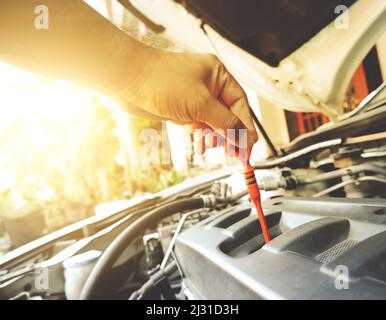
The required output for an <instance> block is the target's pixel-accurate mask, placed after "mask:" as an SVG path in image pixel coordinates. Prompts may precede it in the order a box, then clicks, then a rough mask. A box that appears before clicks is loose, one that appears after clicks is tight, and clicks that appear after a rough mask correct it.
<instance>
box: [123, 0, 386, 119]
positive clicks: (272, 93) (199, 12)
mask: <svg viewBox="0 0 386 320" xmlns="http://www.w3.org/2000/svg"><path fill="white" fill-rule="evenodd" d="M120 2H121V3H122V4H124V5H125V6H126V7H129V9H130V10H131V11H132V12H133V10H134V11H136V12H135V14H136V15H137V16H138V15H140V18H141V19H142V20H143V21H145V23H146V24H147V25H148V26H150V27H151V28H152V29H153V30H154V31H156V32H159V33H161V32H162V33H165V34H167V35H168V36H171V37H172V38H174V39H176V40H178V42H179V43H182V44H184V45H185V46H186V47H187V48H188V49H193V50H196V51H203V52H205V51H211V52H213V53H216V54H217V55H218V56H219V57H220V59H222V60H223V62H224V63H225V64H226V66H227V68H228V69H229V70H230V71H231V72H232V73H233V74H234V75H235V76H236V78H238V80H240V81H241V82H242V83H244V84H246V85H248V86H249V87H251V88H252V89H254V90H255V91H256V92H257V93H258V94H260V95H262V96H264V97H265V98H267V99H268V100H270V101H271V102H273V103H275V104H277V105H278V106H281V107H283V108H285V109H288V110H292V111H300V112H312V111H317V112H323V113H325V114H326V115H328V116H329V117H331V118H336V117H338V116H339V115H340V114H341V113H343V109H342V102H343V99H344V96H345V93H346V90H347V87H348V85H349V83H350V80H351V78H352V75H353V74H354V72H355V70H356V68H357V67H358V65H359V63H360V62H361V61H362V60H363V58H364V57H365V56H366V54H367V53H368V52H369V51H370V49H371V48H372V47H373V46H374V44H375V43H376V41H377V40H378V39H379V38H380V37H381V35H382V34H383V32H384V31H385V29H386V24H385V21H386V1H384V0H371V1H368V0H323V1H317V0H314V1H309V0H291V1H288V0H273V1H265V0H227V1H223V0H210V1H208V0H185V1H173V0H155V1H154V0H131V1H130V5H128V3H129V2H128V1H126V0H120Z"/></svg>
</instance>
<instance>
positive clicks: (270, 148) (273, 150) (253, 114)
mask: <svg viewBox="0 0 386 320" xmlns="http://www.w3.org/2000/svg"><path fill="white" fill-rule="evenodd" d="M250 110H251V114H252V118H253V121H254V122H255V125H256V126H257V128H258V129H259V131H260V133H261V135H262V136H263V138H264V140H265V142H266V143H267V146H268V148H269V150H271V153H272V155H273V156H274V158H277V157H278V156H279V153H278V152H277V150H276V148H275V146H274V145H273V143H272V140H271V139H270V138H269V136H268V134H267V132H266V131H265V129H264V127H263V125H262V124H261V122H260V121H259V119H258V118H257V116H256V114H255V113H254V112H253V110H252V108H250Z"/></svg>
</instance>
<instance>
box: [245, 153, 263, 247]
mask: <svg viewBox="0 0 386 320" xmlns="http://www.w3.org/2000/svg"><path fill="white" fill-rule="evenodd" d="M251 151H252V148H249V149H248V151H247V158H246V161H243V160H242V159H241V158H240V160H241V162H242V163H243V166H244V170H243V175H244V179H245V184H246V186H247V189H248V193H249V197H250V198H251V200H252V202H253V204H254V205H255V208H256V211H257V215H258V217H259V222H260V226H261V231H262V233H263V237H264V242H265V243H268V242H269V241H271V236H270V234H269V228H268V225H267V221H266V219H265V216H264V213H263V208H262V207H261V197H260V190H259V186H258V184H257V181H256V177H255V172H254V168H253V167H252V166H251V164H250V162H249V158H250V155H251Z"/></svg>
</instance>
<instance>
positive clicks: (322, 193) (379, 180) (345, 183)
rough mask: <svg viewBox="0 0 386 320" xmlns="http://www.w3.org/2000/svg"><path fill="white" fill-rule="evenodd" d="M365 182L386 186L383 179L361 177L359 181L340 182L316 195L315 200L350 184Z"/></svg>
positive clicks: (385, 180) (385, 181)
mask: <svg viewBox="0 0 386 320" xmlns="http://www.w3.org/2000/svg"><path fill="white" fill-rule="evenodd" d="M364 181H374V182H379V183H384V184H386V179H382V178H379V177H373V176H369V177H359V178H358V179H350V180H346V181H343V182H340V183H338V184H336V185H334V186H332V187H329V188H327V189H325V190H323V191H320V192H318V193H316V194H314V195H313V197H314V198H318V197H321V196H324V195H326V194H329V193H330V192H333V191H335V190H338V189H340V188H343V187H345V186H347V185H349V184H353V183H358V184H359V183H361V182H364Z"/></svg>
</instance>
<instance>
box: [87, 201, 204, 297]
mask: <svg viewBox="0 0 386 320" xmlns="http://www.w3.org/2000/svg"><path fill="white" fill-rule="evenodd" d="M203 207H204V201H203V199H202V198H191V199H184V200H179V201H175V202H172V203H169V204H166V205H164V206H162V207H160V208H156V209H154V210H152V211H150V212H149V213H146V214H145V215H143V216H142V217H140V218H139V219H138V220H136V221H135V222H133V223H132V224H131V225H129V226H128V227H127V228H126V229H125V230H124V231H123V232H122V233H121V234H119V235H118V237H117V238H115V240H114V241H113V242H112V243H111V244H110V245H109V246H108V247H107V249H106V250H105V251H104V252H103V254H102V256H101V257H100V258H99V259H98V261H97V263H96V265H95V267H94V268H93V269H92V271H91V273H90V275H89V277H88V278H87V280H86V283H85V285H84V287H83V290H82V293H81V295H80V299H81V300H93V299H103V298H102V297H101V294H100V293H105V292H104V290H103V279H106V277H107V278H109V273H110V272H111V270H112V268H113V265H114V263H115V262H116V261H117V260H118V258H119V257H120V255H121V254H122V252H123V251H124V250H125V249H126V248H127V247H128V246H129V245H130V244H131V243H132V242H133V241H134V240H135V239H136V238H137V237H138V236H140V235H141V234H143V233H144V232H145V230H146V229H148V228H151V227H152V226H154V225H156V224H157V223H158V222H159V221H160V220H162V219H164V218H166V217H168V216H170V215H172V214H174V213H177V212H181V211H184V210H195V209H200V208H203Z"/></svg>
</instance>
